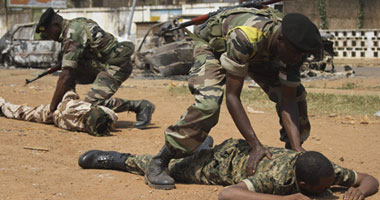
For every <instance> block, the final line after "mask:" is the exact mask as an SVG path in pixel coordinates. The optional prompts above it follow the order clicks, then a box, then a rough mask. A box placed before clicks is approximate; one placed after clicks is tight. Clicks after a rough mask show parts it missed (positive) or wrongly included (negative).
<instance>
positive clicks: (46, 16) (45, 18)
mask: <svg viewBox="0 0 380 200" xmlns="http://www.w3.org/2000/svg"><path fill="white" fill-rule="evenodd" d="M54 14H55V12H54V10H53V8H48V9H46V11H45V12H44V13H42V15H41V17H40V21H39V22H38V24H37V27H36V33H41V32H44V31H45V30H46V29H47V28H48V27H49V25H50V22H51V20H52V18H53V16H54Z"/></svg>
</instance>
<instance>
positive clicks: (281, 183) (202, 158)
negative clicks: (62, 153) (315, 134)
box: [78, 136, 378, 200]
mask: <svg viewBox="0 0 380 200" xmlns="http://www.w3.org/2000/svg"><path fill="white" fill-rule="evenodd" d="M209 137H210V136H208V137H207V138H206V141H207V140H208V139H209ZM207 146H210V145H207ZM207 146H206V147H207ZM211 146H212V145H211ZM267 149H268V150H269V152H270V153H271V154H272V159H268V158H264V159H262V160H261V161H260V162H259V164H258V166H257V169H256V171H257V172H256V173H255V174H254V175H253V176H247V175H246V173H245V165H246V164H247V161H248V157H249V154H250V151H251V148H250V146H249V144H248V143H247V142H246V141H245V140H241V139H228V140H226V141H224V142H223V143H222V144H220V145H217V146H215V147H214V148H212V149H210V148H208V149H207V148H203V149H201V150H198V151H196V152H195V153H194V154H193V155H192V156H189V157H186V158H182V159H173V160H171V162H170V164H169V172H168V173H169V174H170V175H171V176H172V177H173V178H174V179H175V180H176V181H178V182H182V183H195V184H207V185H224V186H227V185H234V186H232V187H227V188H226V189H225V190H228V191H229V190H231V189H232V190H234V188H238V189H243V191H244V192H248V193H247V196H248V195H249V196H251V197H254V196H253V195H255V194H256V193H264V194H272V195H292V194H293V198H292V199H298V200H299V199H303V198H304V199H309V198H307V197H306V196H304V195H302V194H300V193H305V194H306V193H307V194H313V195H315V194H320V193H323V192H324V191H325V190H326V189H328V188H329V187H330V186H331V185H340V186H344V187H347V188H350V187H352V188H351V189H350V190H359V191H360V192H361V193H362V194H363V197H364V196H368V195H370V194H373V193H374V192H375V191H376V189H377V187H378V183H377V180H376V179H375V178H373V177H372V176H370V175H367V174H363V173H359V172H355V171H353V170H350V169H347V168H343V167H341V166H338V165H336V164H334V163H331V162H330V161H329V160H328V159H327V158H326V157H324V156H323V155H322V154H320V153H318V152H295V151H293V150H289V149H284V148H274V147H268V148H267ZM152 157H153V156H151V155H131V154H125V153H118V152H114V151H99V150H91V151H88V152H86V153H84V154H82V155H81V156H80V157H79V160H78V163H79V165H80V166H81V167H82V168H84V169H115V170H121V171H126V172H130V173H133V174H138V175H144V174H145V173H146V171H147V167H148V163H149V162H150V161H151V160H152ZM313 161H314V162H313ZM304 170H305V171H306V172H305V171H304ZM310 174H312V177H313V178H310V177H308V178H305V176H306V177H307V176H310ZM367 181H369V182H370V183H368V182H367ZM365 182H367V183H365ZM309 185H312V186H313V189H310V187H309ZM368 186H369V187H370V189H368V190H367V189H364V188H365V187H368ZM243 191H241V190H240V191H238V192H237V193H230V192H223V191H222V193H221V194H220V197H228V198H227V199H230V197H231V196H232V197H233V198H235V199H239V200H240V199H246V198H244V196H242V195H243V194H242V193H243ZM297 193H298V194H297ZM228 195H230V196H228ZM247 196H245V197H247ZM301 197H303V198H301ZM221 199H224V198H221ZM231 199H232V198H231ZM260 199H263V198H260ZM277 199H278V198H277ZM290 199H291V198H290ZM348 199H350V198H348Z"/></svg>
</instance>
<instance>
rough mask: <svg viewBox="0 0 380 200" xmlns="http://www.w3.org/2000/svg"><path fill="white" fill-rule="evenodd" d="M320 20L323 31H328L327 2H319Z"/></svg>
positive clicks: (324, 0)
mask: <svg viewBox="0 0 380 200" xmlns="http://www.w3.org/2000/svg"><path fill="white" fill-rule="evenodd" d="M318 9H319V18H320V20H321V24H320V26H321V28H322V29H328V28H329V27H328V23H327V14H326V0H319V5H318Z"/></svg>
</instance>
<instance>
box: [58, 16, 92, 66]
mask: <svg viewBox="0 0 380 200" xmlns="http://www.w3.org/2000/svg"><path fill="white" fill-rule="evenodd" d="M83 26H84V25H83V24H82V23H80V22H75V21H74V22H72V23H71V24H70V26H69V27H68V30H67V33H66V34H65V35H66V36H65V37H64V38H63V40H62V68H65V67H70V68H76V67H77V65H78V63H77V60H78V58H79V57H80V56H81V54H82V52H83V50H84V48H85V47H86V45H87V42H88V37H87V34H86V31H85V29H84V27H83Z"/></svg>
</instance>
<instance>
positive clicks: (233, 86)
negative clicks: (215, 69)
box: [226, 73, 271, 175]
mask: <svg viewBox="0 0 380 200" xmlns="http://www.w3.org/2000/svg"><path fill="white" fill-rule="evenodd" d="M243 84H244V77H237V76H234V75H231V74H229V73H227V76H226V103H227V108H228V111H229V112H230V114H231V117H232V119H233V120H234V122H235V125H236V126H237V128H238V129H239V131H240V133H241V134H242V135H243V137H244V138H245V139H246V140H247V142H248V144H249V146H250V147H251V153H250V157H249V159H248V162H247V169H246V170H247V172H246V173H247V175H252V174H253V173H254V172H255V170H256V167H257V164H258V163H259V161H260V160H261V159H262V158H263V157H264V156H267V157H268V158H270V157H271V154H270V153H269V151H268V150H266V149H264V147H263V146H262V144H261V143H260V141H259V140H258V139H257V137H256V134H255V131H254V130H253V128H252V126H251V123H250V121H249V119H248V116H247V114H246V112H245V110H244V108H243V105H242V103H241V100H240V94H241V90H242V88H243Z"/></svg>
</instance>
